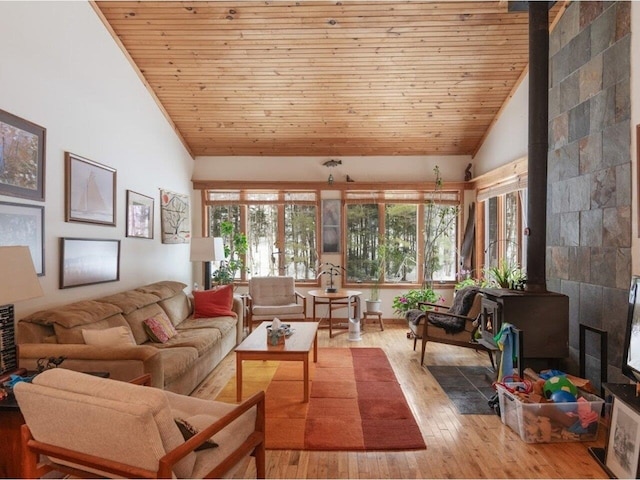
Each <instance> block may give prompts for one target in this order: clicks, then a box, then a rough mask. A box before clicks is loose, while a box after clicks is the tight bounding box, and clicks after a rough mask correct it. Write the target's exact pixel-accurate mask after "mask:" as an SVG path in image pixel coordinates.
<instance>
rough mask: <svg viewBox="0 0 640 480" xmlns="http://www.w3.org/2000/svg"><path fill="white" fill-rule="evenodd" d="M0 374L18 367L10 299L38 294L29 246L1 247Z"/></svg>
mask: <svg viewBox="0 0 640 480" xmlns="http://www.w3.org/2000/svg"><path fill="white" fill-rule="evenodd" d="M0 265H2V275H0V334H1V336H2V341H1V342H0V350H1V351H2V356H1V361H0V374H2V373H5V372H8V371H10V370H13V369H15V368H17V366H18V360H17V358H16V357H17V356H16V351H15V349H16V342H15V333H14V332H15V314H14V309H13V305H12V304H13V303H14V302H19V301H21V300H27V299H29V298H35V297H41V296H42V295H44V294H43V292H42V287H40V282H39V281H38V275H37V274H36V268H35V267H34V265H33V259H32V258H31V252H30V251H29V247H24V246H11V247H0Z"/></svg>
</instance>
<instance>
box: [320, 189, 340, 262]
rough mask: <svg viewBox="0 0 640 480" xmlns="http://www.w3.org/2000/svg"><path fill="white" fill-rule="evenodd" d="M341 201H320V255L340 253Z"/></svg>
mask: <svg viewBox="0 0 640 480" xmlns="http://www.w3.org/2000/svg"><path fill="white" fill-rule="evenodd" d="M341 207H342V201H341V200H322V253H340V209H341Z"/></svg>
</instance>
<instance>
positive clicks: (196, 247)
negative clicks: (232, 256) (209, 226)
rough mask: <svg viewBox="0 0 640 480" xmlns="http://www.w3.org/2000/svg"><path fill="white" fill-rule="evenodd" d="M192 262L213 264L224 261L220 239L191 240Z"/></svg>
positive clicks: (203, 238) (202, 238)
mask: <svg viewBox="0 0 640 480" xmlns="http://www.w3.org/2000/svg"><path fill="white" fill-rule="evenodd" d="M190 259H191V261H192V262H215V261H218V262H219V261H220V260H224V245H223V243H222V238H221V237H201V238H192V239H191V257H190Z"/></svg>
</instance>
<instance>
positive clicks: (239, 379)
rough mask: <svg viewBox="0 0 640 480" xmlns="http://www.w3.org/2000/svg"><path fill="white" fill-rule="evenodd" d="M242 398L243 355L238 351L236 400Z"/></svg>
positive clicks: (238, 400)
mask: <svg viewBox="0 0 640 480" xmlns="http://www.w3.org/2000/svg"><path fill="white" fill-rule="evenodd" d="M241 400H242V356H241V354H239V353H238V352H236V402H240V401H241Z"/></svg>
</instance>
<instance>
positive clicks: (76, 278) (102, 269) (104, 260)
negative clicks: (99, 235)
mask: <svg viewBox="0 0 640 480" xmlns="http://www.w3.org/2000/svg"><path fill="white" fill-rule="evenodd" d="M118 280H120V240H100V239H90V238H61V239H60V288H71V287H80V286H82V285H92V284H94V283H105V282H115V281H118Z"/></svg>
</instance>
